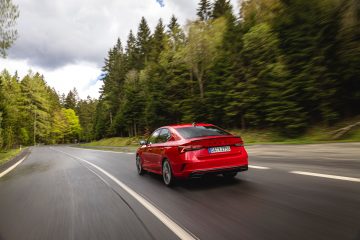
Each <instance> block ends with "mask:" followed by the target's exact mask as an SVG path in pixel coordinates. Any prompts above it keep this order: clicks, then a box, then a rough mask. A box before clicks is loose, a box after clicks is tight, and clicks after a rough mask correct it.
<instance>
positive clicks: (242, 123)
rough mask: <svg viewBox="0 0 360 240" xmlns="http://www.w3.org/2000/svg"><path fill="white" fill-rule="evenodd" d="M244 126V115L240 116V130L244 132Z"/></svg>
mask: <svg viewBox="0 0 360 240" xmlns="http://www.w3.org/2000/svg"><path fill="white" fill-rule="evenodd" d="M245 128H246V125H245V117H244V114H242V115H241V129H242V130H245Z"/></svg>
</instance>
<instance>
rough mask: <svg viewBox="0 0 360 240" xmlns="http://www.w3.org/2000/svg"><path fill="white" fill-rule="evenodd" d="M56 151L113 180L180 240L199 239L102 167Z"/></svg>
mask: <svg viewBox="0 0 360 240" xmlns="http://www.w3.org/2000/svg"><path fill="white" fill-rule="evenodd" d="M52 149H53V150H55V151H59V152H62V153H64V154H66V155H68V156H70V157H72V158H75V159H78V160H80V161H83V162H85V163H87V164H89V165H91V166H93V167H94V168H96V169H97V170H99V171H100V172H102V173H103V174H105V175H106V176H107V177H108V178H110V179H111V180H113V181H114V182H115V183H116V184H117V185H119V186H120V187H121V188H122V189H124V190H125V191H126V192H127V193H128V194H130V195H131V196H132V197H133V198H135V199H136V200H137V201H138V202H139V203H140V204H141V205H143V206H144V207H145V208H146V209H147V210H148V211H150V212H151V213H152V214H153V215H154V216H155V217H157V218H158V219H159V220H160V221H161V222H162V223H163V224H164V225H165V226H167V227H168V228H169V229H170V230H171V231H172V232H173V233H174V234H175V235H176V236H178V237H179V238H180V239H189V240H195V239H198V238H197V237H195V236H194V235H193V234H191V233H189V231H187V230H185V229H184V228H182V227H180V226H179V225H178V224H177V223H175V222H174V221H173V220H171V219H170V218H169V217H168V216H167V215H166V214H165V213H163V212H162V211H161V210H160V209H158V208H156V207H155V206H154V205H153V204H151V203H150V202H149V201H147V200H146V199H145V198H143V197H142V196H141V195H140V194H138V193H137V192H135V191H134V190H132V189H131V188H130V187H128V186H127V185H126V184H125V183H123V182H121V181H120V180H118V179H117V178H116V177H114V176H113V175H111V174H110V173H108V172H107V171H105V170H104V169H102V168H101V167H99V166H97V165H95V164H93V163H91V162H88V161H86V160H85V159H82V158H79V157H76V156H74V155H71V154H68V153H66V152H64V151H61V150H58V149H54V148H52Z"/></svg>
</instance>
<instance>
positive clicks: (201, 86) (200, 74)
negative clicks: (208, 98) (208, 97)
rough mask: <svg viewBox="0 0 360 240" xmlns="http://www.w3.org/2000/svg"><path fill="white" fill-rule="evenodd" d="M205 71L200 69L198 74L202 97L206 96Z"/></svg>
mask: <svg viewBox="0 0 360 240" xmlns="http://www.w3.org/2000/svg"><path fill="white" fill-rule="evenodd" d="M203 76H204V73H203V71H200V73H199V74H198V78H197V79H198V83H199V90H200V98H204V81H203Z"/></svg>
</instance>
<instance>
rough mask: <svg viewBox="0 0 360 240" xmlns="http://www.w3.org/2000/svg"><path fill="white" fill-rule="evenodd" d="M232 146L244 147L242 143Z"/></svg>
mask: <svg viewBox="0 0 360 240" xmlns="http://www.w3.org/2000/svg"><path fill="white" fill-rule="evenodd" d="M234 146H236V147H243V146H244V143H235V144H234Z"/></svg>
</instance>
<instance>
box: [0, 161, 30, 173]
mask: <svg viewBox="0 0 360 240" xmlns="http://www.w3.org/2000/svg"><path fill="white" fill-rule="evenodd" d="M26 157H27V156H25V157H23V158H22V159H20V160H19V161H17V162H16V163H15V164H14V165H12V166H10V167H9V168H8V169H6V170H5V171H3V172H2V173H0V178H2V177H3V176H5V175H6V174H8V173H9V172H10V171H11V170H13V169H14V168H16V167H17V165H19V164H20V163H22V162H23V161H24V160H25V158H26Z"/></svg>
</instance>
